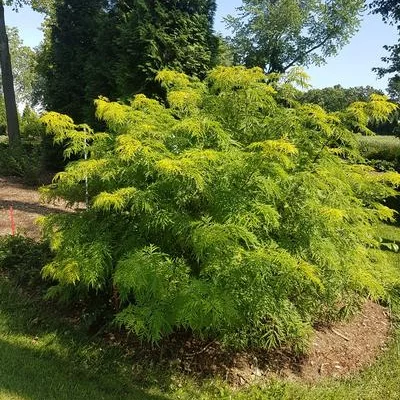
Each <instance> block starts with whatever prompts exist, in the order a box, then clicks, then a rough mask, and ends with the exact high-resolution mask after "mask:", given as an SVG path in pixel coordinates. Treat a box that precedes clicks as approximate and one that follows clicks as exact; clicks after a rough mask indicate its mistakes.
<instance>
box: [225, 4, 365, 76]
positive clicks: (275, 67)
mask: <svg viewBox="0 0 400 400" xmlns="http://www.w3.org/2000/svg"><path fill="white" fill-rule="evenodd" d="M363 7H364V1H363V0H333V1H329V2H327V1H321V0H317V1H316V0H305V1H298V0H244V1H243V5H242V6H241V7H239V8H238V15H237V16H228V17H227V18H226V23H227V27H228V28H230V29H231V30H232V31H233V37H232V38H231V45H232V47H233V50H234V55H235V62H236V63H237V64H241V65H245V66H247V67H254V66H258V67H260V68H262V69H263V70H265V71H267V72H284V71H286V70H287V69H288V68H290V67H292V66H295V65H302V66H306V65H310V64H317V65H318V64H321V63H323V62H324V61H325V59H326V58H327V57H330V56H333V55H335V54H337V52H338V50H339V49H340V48H342V47H343V46H344V45H345V44H346V43H348V41H349V39H350V38H351V37H352V36H353V35H354V33H355V32H356V31H357V28H358V26H359V22H360V13H361V11H362V10H363Z"/></svg>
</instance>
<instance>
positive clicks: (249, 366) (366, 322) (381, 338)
mask: <svg viewBox="0 0 400 400" xmlns="http://www.w3.org/2000/svg"><path fill="white" fill-rule="evenodd" d="M390 326H391V325H390V319H389V317H388V314H387V312H386V309H385V308H384V307H382V306H380V305H378V304H376V303H373V302H372V301H367V302H366V303H365V304H364V305H363V307H362V309H361V311H360V312H359V313H358V314H357V315H356V316H355V317H353V318H352V319H351V320H350V321H349V322H343V323H337V324H333V325H332V326H330V327H324V328H321V329H318V330H316V331H315V332H314V336H313V339H312V341H311V344H310V351H309V353H308V355H307V356H302V357H298V356H295V355H293V354H291V353H288V352H280V351H273V352H266V351H247V352H232V351H227V350H224V349H223V348H222V347H221V345H220V344H219V343H218V342H208V343H207V342H202V341H199V340H197V339H193V338H192V337H189V336H187V335H185V334H182V335H179V334H177V335H175V336H174V337H173V338H172V339H169V340H167V341H165V342H164V343H162V345H161V348H158V349H153V350H151V349H150V348H144V347H143V346H141V345H140V344H139V343H134V342H133V343H132V342H131V343H129V342H127V341H126V337H124V336H121V337H118V334H115V332H114V333H111V332H110V333H108V334H106V335H105V337H106V339H107V340H108V341H109V343H113V344H114V345H120V344H122V345H123V346H124V347H126V348H127V352H128V353H130V355H129V356H130V358H131V359H132V360H133V361H134V364H136V363H137V364H138V365H140V364H141V363H143V362H144V361H145V362H146V363H148V364H149V365H150V364H152V363H154V362H155V363H157V362H161V363H168V364H170V365H173V366H174V367H177V368H178V369H179V370H181V371H182V372H184V373H187V374H190V375H195V376H198V377H207V376H219V377H220V378H222V379H223V380H226V381H227V382H229V383H230V384H231V385H234V386H243V385H246V384H249V383H252V382H257V381H260V380H261V381H262V380H265V379H268V378H271V377H276V376H279V377H282V378H287V379H291V380H302V381H306V382H314V381H316V380H319V379H321V378H325V377H342V376H347V375H349V374H350V373H354V372H356V371H358V370H361V369H362V368H365V367H367V366H368V365H370V364H371V363H373V362H374V361H375V360H376V358H377V357H378V355H379V354H380V353H382V352H383V350H385V349H386V346H387V344H388V342H389V339H390V331H391V329H390ZM135 361H136V362H135Z"/></svg>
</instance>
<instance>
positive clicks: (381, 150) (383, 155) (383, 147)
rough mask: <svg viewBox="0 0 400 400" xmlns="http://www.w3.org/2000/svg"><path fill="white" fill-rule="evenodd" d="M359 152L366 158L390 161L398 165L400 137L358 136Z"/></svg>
mask: <svg viewBox="0 0 400 400" xmlns="http://www.w3.org/2000/svg"><path fill="white" fill-rule="evenodd" d="M359 142H360V151H361V154H362V155H363V156H364V157H365V158H367V159H368V160H381V161H387V162H392V163H393V165H394V166H395V167H396V166H398V167H400V138H398V137H396V136H359Z"/></svg>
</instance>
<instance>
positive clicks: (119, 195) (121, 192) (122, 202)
mask: <svg viewBox="0 0 400 400" xmlns="http://www.w3.org/2000/svg"><path fill="white" fill-rule="evenodd" d="M136 193H137V189H136V188H134V187H127V188H122V189H118V190H116V191H114V192H112V193H108V192H102V193H100V194H99V195H97V196H96V197H95V199H94V202H93V208H95V209H97V210H103V211H110V210H111V209H114V210H115V211H121V210H123V209H124V208H125V206H126V205H127V203H128V201H129V200H130V199H132V197H133V196H134V195H135V194H136Z"/></svg>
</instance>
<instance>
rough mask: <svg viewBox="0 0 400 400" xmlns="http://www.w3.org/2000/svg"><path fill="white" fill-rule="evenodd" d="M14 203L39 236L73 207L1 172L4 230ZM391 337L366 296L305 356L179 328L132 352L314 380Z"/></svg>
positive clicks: (226, 372) (201, 367) (375, 350)
mask: <svg viewBox="0 0 400 400" xmlns="http://www.w3.org/2000/svg"><path fill="white" fill-rule="evenodd" d="M10 206H12V207H13V209H14V220H15V224H16V229H17V232H20V233H22V234H25V235H27V236H30V237H32V238H39V237H40V230H39V227H38V226H37V224H36V223H35V220H36V219H37V218H38V217H39V216H42V215H47V214H49V213H53V212H71V209H67V208H66V207H65V206H64V205H63V204H60V203H59V204H51V205H49V204H41V203H40V196H39V194H38V191H37V190H36V189H34V188H29V187H26V186H24V185H23V184H22V183H21V182H20V181H19V180H18V179H11V178H1V177H0V235H5V234H9V233H11V228H10V217H9V209H10ZM78 320H79V317H78ZM105 337H106V338H107V340H108V342H109V343H110V344H113V345H119V344H127V342H126V338H124V335H121V336H119V335H118V334H116V333H107V334H105ZM389 338H390V319H389V317H388V314H387V312H386V310H385V308H383V307H382V306H380V305H377V304H376V303H373V302H371V301H368V302H366V303H365V304H364V305H363V307H362V310H361V312H360V313H358V314H357V315H356V316H355V317H354V318H353V319H352V320H351V321H349V322H345V323H338V324H334V325H332V326H330V327H325V328H321V329H319V330H316V331H315V335H314V337H313V340H312V343H311V346H310V351H309V354H308V356H307V357H302V358H296V357H294V356H293V355H291V354H287V353H284V352H274V353H268V352H261V351H257V352H246V353H244V352H230V351H226V350H223V349H222V348H221V346H220V345H219V344H218V343H217V342H211V343H204V342H202V341H198V340H195V339H193V338H190V337H188V336H187V335H186V334H183V335H181V336H180V335H179V334H177V335H176V336H175V337H174V338H172V339H170V340H169V341H168V342H166V343H164V344H163V345H162V346H161V349H157V350H151V349H146V348H143V347H142V346H140V345H134V346H132V347H131V351H132V354H131V356H132V359H133V360H135V359H137V360H140V361H141V362H143V360H146V359H148V360H149V362H150V361H152V360H154V359H155V358H156V359H158V360H161V362H168V363H170V364H172V365H174V366H175V367H177V368H179V369H180V370H182V371H184V372H186V373H189V374H194V375H201V376H204V375H212V376H215V375H218V376H220V377H221V378H223V379H226V380H227V381H229V382H230V383H231V384H234V385H238V386H239V385H244V384H247V383H250V382H253V381H255V380H257V379H265V378H266V377H270V376H271V375H279V376H283V377H288V378H291V379H302V380H305V381H315V380H317V379H320V378H323V377H340V376H345V375H348V374H350V373H352V372H355V371H357V370H360V369H362V368H364V367H366V366H368V365H369V364H371V363H372V362H373V361H374V360H375V359H376V357H377V356H378V355H379V354H380V353H381V352H382V351H383V350H384V349H385V348H386V346H387V343H388V341H389ZM128 352H129V346H128Z"/></svg>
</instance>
